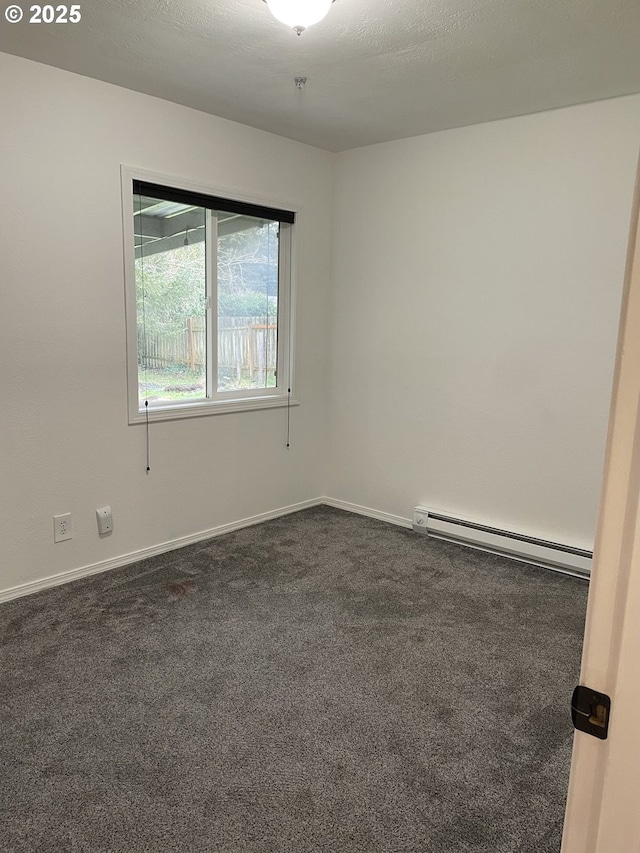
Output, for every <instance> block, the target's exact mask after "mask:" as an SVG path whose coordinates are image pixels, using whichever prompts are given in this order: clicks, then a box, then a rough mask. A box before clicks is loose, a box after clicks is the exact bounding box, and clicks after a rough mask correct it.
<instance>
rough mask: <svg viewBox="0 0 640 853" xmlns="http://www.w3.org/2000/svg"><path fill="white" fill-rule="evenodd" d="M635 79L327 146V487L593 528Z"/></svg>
mask: <svg viewBox="0 0 640 853" xmlns="http://www.w3.org/2000/svg"><path fill="white" fill-rule="evenodd" d="M639 141H640V97H638V96H632V97H626V98H620V99H616V100H610V101H604V102H599V103H594V104H589V105H585V106H578V107H573V108H569V109H563V110H557V111H554V112H548V113H541V114H537V115H532V116H525V117H522V118H516V119H510V120H506V121H499V122H493V123H490V124H484V125H477V126H474V127H467V128H462V129H457V130H451V131H446V132H443V133H436V134H431V135H429V136H423V137H418V138H413V139H407V140H401V141H397V142H391V143H385V144H382V145H376V146H371V147H368V148H363V149H358V150H354V151H350V152H347V153H344V154H341V155H339V157H338V167H337V178H336V200H335V205H336V207H335V213H334V244H333V251H334V264H333V314H334V318H335V325H334V329H333V340H332V347H331V356H332V367H331V381H330V389H331V396H330V403H329V411H330V413H331V426H330V439H329V442H330V443H329V460H330V473H329V477H328V485H327V493H328V494H330V495H332V496H333V497H335V498H337V499H340V500H344V501H349V502H353V503H356V504H360V505H364V506H368V507H372V508H374V509H376V510H378V511H383V512H387V513H391V514H394V515H398V516H401V517H404V518H408V517H410V516H411V512H412V507H413V506H414V505H417V504H422V505H426V506H431V507H433V508H438V509H442V510H449V511H452V512H454V513H459V514H461V515H463V516H466V517H470V518H472V519H478V520H484V521H486V522H488V523H489V524H492V525H497V526H501V527H505V528H507V529H511V530H516V531H523V532H525V533H529V534H531V535H534V536H541V537H543V538H549V539H552V540H555V541H559V542H565V543H569V544H575V545H578V546H583V547H588V548H590V547H591V546H592V544H593V533H594V528H595V521H596V511H597V503H598V498H599V485H600V479H601V474H602V463H603V453H604V442H605V436H606V426H607V416H608V407H609V398H610V393H611V380H612V370H613V361H614V355H615V343H616V334H617V323H618V312H619V305H620V296H621V292H622V280H623V271H624V262H625V253H626V243H627V238H628V233H629V218H630V210H631V199H632V192H633V182H634V175H635V165H636V159H637V155H638V143H639Z"/></svg>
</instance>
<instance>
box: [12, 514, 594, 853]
mask: <svg viewBox="0 0 640 853" xmlns="http://www.w3.org/2000/svg"><path fill="white" fill-rule="evenodd" d="M586 595H587V585H586V583H584V582H582V581H579V580H576V579H573V578H569V577H565V576H562V575H558V574H554V573H552V572H548V571H545V570H543V569H537V568H533V567H530V566H525V565H523V564H521V563H516V562H513V561H509V560H507V559H504V558H501V557H494V556H491V555H488V554H482V553H479V552H474V551H472V550H469V549H466V548H462V547H460V546H457V545H453V544H449V543H445V542H438V541H436V540H432V539H427V538H424V537H421V536H419V535H417V534H415V533H413V532H412V531H409V530H404V529H402V528H396V527H393V526H391V525H387V524H384V523H381V522H378V521H374V520H371V519H367V518H362V517H359V516H356V515H352V514H349V513H345V512H341V511H338V510H334V509H330V508H327V507H318V508H315V509H311V510H307V511H305V512H301V513H297V514H296V515H292V516H287V517H284V518H280V519H277V520H275V521H270V522H267V523H265V524H262V525H260V526H257V527H252V528H247V529H244V530H240V531H238V532H235V533H230V534H227V535H225V536H222V537H219V538H217V539H213V540H210V541H208V542H203V543H199V544H197V545H193V546H190V547H188V548H184V549H182V550H180V551H173V552H171V553H169V554H165V555H162V556H160V557H155V558H153V559H150V560H146V561H145V562H142V563H137V564H135V565H132V566H129V567H126V568H124V569H119V570H115V571H111V572H107V573H105V574H102V575H97V576H95V577H93V578H88V579H86V580H82V581H77V582H75V583H72V584H68V585H66V586H62V587H58V588H56V589H52V590H48V591H46V592H43V593H39V594H37V595H34V596H31V597H28V598H23V599H19V600H16V601H13V602H10V603H8V604H6V605H3V606H2V608H0V614H1V616H2V621H3V626H4V630H3V633H4V644H3V645H4V652H3V658H4V660H3V670H4V672H3V682H4V684H3V691H2V693H3V756H2V759H3V771H4V772H3V775H4V784H3V787H2V792H3V798H4V801H5V802H4V808H3V818H2V819H3V823H4V827H3V832H2V837H1V840H0V845H1V846H0V849H2V850H3V851H8V850H10V851H15V853H18V851H38V853H46V851H74V853H75V851H83V853H84V851H91V852H92V853H93V851H126V853H136V852H137V851H154V853H163V851H182V852H183V853H186V851H224V853H236V851H237V853H240V851H242V853H253V852H254V851H256V853H257V851H260V853H267V851H269V853H271V851H292V853H307V851H336V853H383V851H384V853H387V851H389V853H408V851H411V853H416V852H417V851H420V853H431V851H433V853H447V851H451V853H454V851H455V853H458V851H483V853H484V851H486V853H507V851H532V853H533V851H535V853H551V851H554V853H557V851H558V850H559V847H560V838H561V828H562V819H563V811H564V802H565V795H566V788H567V780H568V773H569V761H570V749H571V739H572V728H571V723H570V718H569V698H570V695H571V690H572V688H573V686H574V685H575V684H576V683H577V679H578V671H579V659H580V649H581V638H582V629H583V622H584V614H585V605H586Z"/></svg>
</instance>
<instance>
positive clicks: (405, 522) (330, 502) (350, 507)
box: [319, 496, 413, 527]
mask: <svg viewBox="0 0 640 853" xmlns="http://www.w3.org/2000/svg"><path fill="white" fill-rule="evenodd" d="M319 503H321V504H325V505H326V506H333V507H335V508H336V509H344V510H346V511H347V512H355V513H356V514H357V515H366V516H368V517H369V518H377V519H378V521H387V522H388V523H389V524H396V525H397V526H398V527H412V526H413V522H412V521H411V519H410V518H403V517H402V516H401V515H391V513H389V512H381V511H380V510H378V509H371V507H368V506H360V505H359V504H352V503H350V502H349V501H339V500H337V499H336V498H329V497H326V496H325V497H322V498H320V501H319Z"/></svg>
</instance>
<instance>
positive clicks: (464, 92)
mask: <svg viewBox="0 0 640 853" xmlns="http://www.w3.org/2000/svg"><path fill="white" fill-rule="evenodd" d="M19 3H20V5H22V7H23V8H24V10H25V12H26V15H25V19H23V21H21V22H20V23H18V24H7V23H4V20H3V23H2V49H3V50H4V51H5V52H7V53H13V54H16V55H19V56H24V57H26V58H28V59H34V60H37V61H39V62H43V63H45V64H48V65H54V66H58V67H59V68H65V69H67V70H69V71H75V72H77V73H78V74H84V75H86V76H88V77H95V78H97V79H100V80H106V81H108V82H111V83H116V84H118V85H120V86H125V87H127V88H129V89H134V90H137V91H140V92H146V93H148V94H150V95H156V96H157V97H160V98H165V99H167V100H170V101H175V102H177V103H180V104H186V105H187V106H190V107H195V108H196V109H199V110H203V111H205V112H209V113H213V114H214V115H218V116H223V117H224V118H228V119H233V120H235V121H239V122H242V123H243V124H248V125H251V126H253V127H258V128H262V129H264V130H268V131H271V132H273V133H277V134H279V135H281V136H286V137H289V138H291V139H296V140H299V141H301V142H306V143H309V144H311V145H317V146H319V147H321V148H326V149H329V150H331V151H341V150H345V149H348V148H354V147H358V146H362V145H369V144H371V143H375V142H382V141H386V140H389V139H398V138H402V137H407V136H415V135H418V134H422V133H428V132H431V131H435V130H443V129H445V128H450V127H460V126H463V125H468V124H475V123H477V122H482V121H489V120H492V119H497V118H505V117H508V116H515V115H522V114H524V113H532V112H537V111H540V110H547V109H551V108H554V107H561V106H567V105H569V104H576V103H583V102H585V101H592V100H598V99H600V98H608V97H613V96H616V95H624V94H630V93H632V92H639V91H640V2H639V0H429V1H428V2H426V0H336V2H335V3H334V5H333V6H332V8H331V11H330V12H329V15H328V16H327V18H325V20H324V21H322V22H321V23H319V24H316V25H315V26H314V27H311V28H309V29H308V30H307V31H306V32H305V33H303V35H302V36H300V37H298V36H296V35H295V34H294V33H293V31H291V30H288V29H287V28H286V27H285V26H284V25H282V24H279V23H278V22H276V21H275V20H274V19H273V18H272V17H271V14H270V13H269V10H268V9H267V6H266V4H265V3H264V2H262V0H81V9H82V20H81V22H80V23H78V24H75V25H74V24H29V23H28V22H27V18H28V15H29V12H28V8H29V5H30V3H27V2H24V0H22V2H20V0H19ZM5 5H6V4H5ZM296 76H306V77H307V78H308V82H307V85H306V89H305V91H304V92H298V91H296V88H295V85H294V77H296Z"/></svg>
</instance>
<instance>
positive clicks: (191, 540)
mask: <svg viewBox="0 0 640 853" xmlns="http://www.w3.org/2000/svg"><path fill="white" fill-rule="evenodd" d="M322 504H324V505H326V506H332V507H335V508H336V509H342V510H345V511H346V512H353V513H355V514H356V515H364V516H367V517H369V518H376V519H378V521H386V522H387V523H389V524H395V525H397V526H398V527H407V528H410V529H411V528H412V527H413V520H412V519H410V518H404V517H402V516H400V515H392V514H391V513H388V512H382V511H381V510H377V509H372V508H371V507H367V506H361V505H360V504H354V503H351V502H350V501H342V500H338V499H337V498H330V497H328V496H327V495H324V496H322V497H318V498H312V499H311V500H307V501H300V502H299V503H296V504H290V505H289V506H284V507H280V508H279V509H275V510H271V511H270V512H263V513H260V514H259V515H253V516H250V517H249V518H242V519H240V520H239V521H232V522H230V523H229V524H221V525H219V526H218V527H212V528H210V529H209V530H201V531H200V532H199V533H193V534H191V535H190V536H181V537H179V538H178V539H172V540H170V541H169V542H161V543H160V544H159V545H153V546H151V547H150V548H142V549H141V550H139V551H132V552H131V553H129V554H122V555H121V556H119V557H114V558H113V559H111V560H102V561H101V562H99V563H92V564H91V565H88V566H82V567H80V568H78V569H71V570H70V571H67V572H61V573H60V574H57V575H50V576H49V577H46V578H41V579H39V580H35V581H29V582H28V583H23V584H19V585H18V586H14V587H11V588H10V589H4V590H0V603H2V602H3V601H11V600H12V599H14V598H20V597H21V596H23V595H31V594H32V593H35V592H41V591H42V590H45V589H49V588H50V587H54V586H60V585H61V584H65V583H69V582H70V581H74V580H79V579H80V578H85V577H89V576H90V575H97V574H99V573H100V572H106V571H108V570H109V569H117V568H120V567H121V566H128V565H130V564H131V563H137V562H139V561H140V560H146V559H147V558H148V557H155V556H156V555H158V554H165V553H166V552H167V551H175V550H176V549H177V548H184V547H185V546H186V545H193V544H195V543H197V542H203V541H204V540H205V539H213V538H214V537H216V536H222V535H223V534H224V533H231V532H232V531H233V530H240V529H241V528H242V527H251V526H252V525H254V524H260V523H261V522H263V521H269V520H270V519H272V518H279V517H280V516H283V515H290V514H291V513H294V512H300V510H303V509H309V508H310V507H313V506H320V505H322ZM496 553H497V552H496ZM512 558H513V559H518V557H512ZM520 559H522V558H520ZM527 562H528V561H527Z"/></svg>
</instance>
